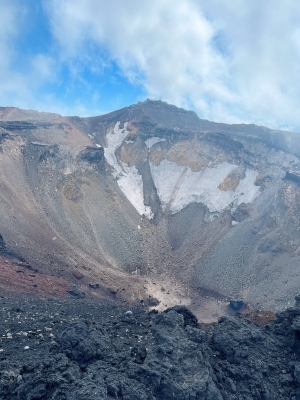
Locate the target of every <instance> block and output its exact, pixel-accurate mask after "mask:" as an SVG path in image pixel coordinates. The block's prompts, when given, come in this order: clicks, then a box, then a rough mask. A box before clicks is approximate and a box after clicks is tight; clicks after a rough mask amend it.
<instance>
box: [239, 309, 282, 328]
mask: <svg viewBox="0 0 300 400" xmlns="http://www.w3.org/2000/svg"><path fill="white" fill-rule="evenodd" d="M246 318H247V319H249V320H250V321H252V322H255V323H256V324H257V325H267V324H269V323H270V322H272V321H275V319H276V315H275V314H274V313H273V312H272V311H253V312H251V313H249V314H246Z"/></svg>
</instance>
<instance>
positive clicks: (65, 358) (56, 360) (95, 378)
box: [0, 298, 300, 400]
mask: <svg viewBox="0 0 300 400" xmlns="http://www.w3.org/2000/svg"><path fill="white" fill-rule="evenodd" d="M1 303H2V309H1V317H2V320H3V321H6V322H5V324H2V325H1V327H0V335H1V336H0V396H1V398H2V399H9V400H15V399H16V400H17V399H40V398H43V399H70V400H71V399H72V400H73V399H78V400H83V399H95V398H99V399H104V400H105V399H108V400H109V399H128V400H129V399H130V400H131V399H137V400H140V399H147V400H154V399H157V400H158V399H162V400H165V399H182V400H184V399H206V400H209V399H210V400H212V399H213V400H222V399H232V400H233V399H247V400H250V399H253V400H256V399H265V400H267V399H268V400H269V399H278V400H281V399H282V400H283V399H292V400H293V399H297V398H298V396H299V394H300V385H299V366H300V353H299V349H300V346H299V344H300V335H299V329H300V327H299V319H300V311H299V309H289V310H287V311H285V312H283V313H281V314H279V315H278V317H277V320H275V321H273V322H272V323H270V324H268V325H264V326H258V325H256V324H254V323H253V322H250V321H249V320H247V319H245V318H244V317H241V316H236V317H226V318H225V317H224V318H221V319H220V320H219V322H218V323H217V324H214V325H210V326H200V325H198V323H197V319H196V317H195V316H194V315H193V314H192V313H191V312H190V311H189V310H188V309H187V308H185V307H182V306H177V307H173V308H169V309H167V310H165V312H163V313H157V312H156V313H155V312H153V311H152V312H150V313H149V312H147V311H145V310H143V309H141V308H132V309H128V308H122V307H119V306H117V305H116V304H113V303H109V302H103V301H102V302H100V301H90V300H70V301H64V302H63V301H60V300H58V299H49V300H38V301H36V300H34V301H32V300H31V301H30V300H28V299H27V301H14V300H12V299H7V298H2V299H1Z"/></svg>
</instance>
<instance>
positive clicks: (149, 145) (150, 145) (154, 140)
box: [145, 136, 166, 150]
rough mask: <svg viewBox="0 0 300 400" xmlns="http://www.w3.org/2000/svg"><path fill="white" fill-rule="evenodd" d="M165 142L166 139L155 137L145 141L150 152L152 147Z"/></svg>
mask: <svg viewBox="0 0 300 400" xmlns="http://www.w3.org/2000/svg"><path fill="white" fill-rule="evenodd" d="M165 141H166V139H162V138H160V137H157V136H155V137H152V138H149V139H147V140H145V144H146V146H147V148H148V150H150V149H151V147H152V146H153V145H154V144H155V143H158V142H165Z"/></svg>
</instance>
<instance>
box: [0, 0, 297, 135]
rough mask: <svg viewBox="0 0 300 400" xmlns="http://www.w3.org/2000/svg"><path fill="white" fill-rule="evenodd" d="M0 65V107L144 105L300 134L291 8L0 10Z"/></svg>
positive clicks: (225, 3)
mask: <svg viewBox="0 0 300 400" xmlns="http://www.w3.org/2000/svg"><path fill="white" fill-rule="evenodd" d="M275 5H276V7H275ZM0 54H1V57H0V104H1V105H2V106H16V107H21V108H30V109H36V110H40V111H53V112H58V113H60V114H63V115H80V116H89V115H99V114H103V113H105V112H109V111H112V110H115V109H118V108H121V107H124V106H127V105H130V104H132V103H135V102H137V101H141V100H144V99H146V98H147V97H149V98H152V99H162V100H164V101H167V102H169V103H172V104H175V105H177V106H180V107H184V108H187V109H192V110H194V111H196V112H197V114H198V115H199V117H201V118H205V119H210V120H214V121H219V122H229V123H236V122H246V123H256V124H260V125H266V126H269V127H274V128H281V129H290V130H293V131H299V132H300V118H299V115H300V113H299V110H300V84H299V82H300V3H299V1H298V0H285V1H284V2H283V1H280V0H278V1H276V2H274V0H264V1H263V2H261V1H259V0H252V1H249V0H178V1H176V2H174V0H143V1H138V0H126V1H124V0H111V1H110V2H108V1H105V0H76V1H75V2H74V1H71V0H40V1H39V0H14V1H11V0H0Z"/></svg>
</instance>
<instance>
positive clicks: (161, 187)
mask: <svg viewBox="0 0 300 400" xmlns="http://www.w3.org/2000/svg"><path fill="white" fill-rule="evenodd" d="M235 168H236V165H234V164H231V163H228V162H223V163H221V164H219V165H218V166H217V167H214V168H209V167H207V168H204V169H202V170H200V171H197V172H193V171H192V170H191V169H190V168H188V167H184V166H181V165H178V164H176V163H174V162H171V161H168V160H163V161H161V163H160V164H159V165H158V166H156V165H154V164H152V163H151V162H150V169H151V173H152V177H153V180H154V183H155V186H156V188H157V193H158V196H159V198H160V201H161V203H162V208H163V210H170V211H171V212H172V213H173V214H175V213H177V212H179V211H180V210H182V209H183V208H184V207H186V206H187V205H188V204H190V203H195V202H196V203H203V204H205V205H206V206H207V207H208V209H209V211H210V212H221V211H222V210H225V209H226V208H227V207H228V206H229V205H232V208H236V207H237V206H238V205H239V204H241V203H250V202H252V201H253V200H254V199H255V197H256V196H257V195H258V194H259V187H257V186H255V185H254V182H255V178H256V176H257V173H256V172H255V171H253V170H250V169H247V170H246V174H245V178H244V179H242V180H241V181H240V182H239V185H238V186H237V188H236V189H235V190H227V191H222V190H220V189H219V188H218V186H219V185H220V183H222V182H223V181H224V179H225V178H226V176H227V175H228V174H229V173H230V172H231V171H232V170H233V169H235Z"/></svg>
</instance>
